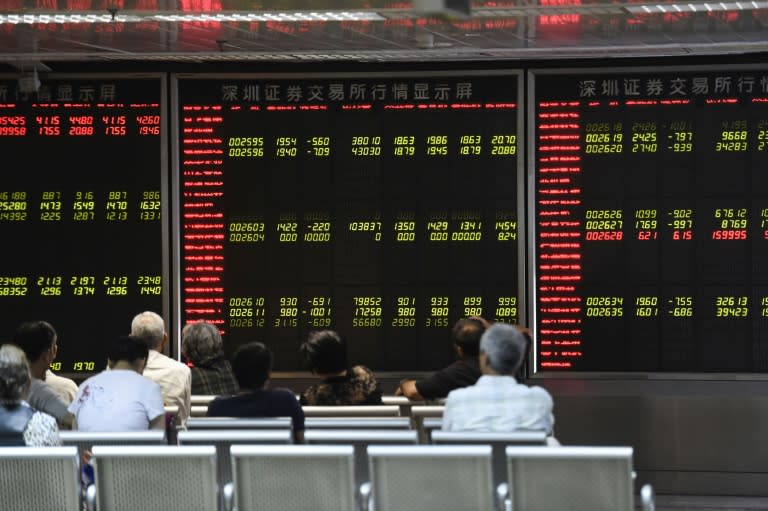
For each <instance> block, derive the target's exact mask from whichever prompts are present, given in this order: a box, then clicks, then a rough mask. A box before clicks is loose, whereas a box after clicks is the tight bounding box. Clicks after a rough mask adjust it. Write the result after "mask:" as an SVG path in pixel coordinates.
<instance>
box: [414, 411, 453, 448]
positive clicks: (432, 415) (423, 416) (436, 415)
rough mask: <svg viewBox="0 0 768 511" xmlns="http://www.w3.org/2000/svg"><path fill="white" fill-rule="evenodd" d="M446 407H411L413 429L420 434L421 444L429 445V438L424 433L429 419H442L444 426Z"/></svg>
mask: <svg viewBox="0 0 768 511" xmlns="http://www.w3.org/2000/svg"><path fill="white" fill-rule="evenodd" d="M444 411H445V406H442V405H424V406H422V405H418V406H412V407H411V428H412V429H415V430H416V431H418V432H419V439H420V441H421V443H428V442H429V438H428V437H427V435H426V433H425V431H424V421H425V420H427V419H440V421H441V424H442V419H443V412H444Z"/></svg>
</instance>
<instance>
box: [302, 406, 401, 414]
mask: <svg viewBox="0 0 768 511" xmlns="http://www.w3.org/2000/svg"><path fill="white" fill-rule="evenodd" d="M302 409H303V410H304V415H305V416H306V417H398V416H399V415H400V407H399V406H397V405H389V406H384V405H371V406H367V405H355V406H302Z"/></svg>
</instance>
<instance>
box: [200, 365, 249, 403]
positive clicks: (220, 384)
mask: <svg viewBox="0 0 768 511" xmlns="http://www.w3.org/2000/svg"><path fill="white" fill-rule="evenodd" d="M238 388H239V387H238V385H237V380H236V379H235V374H234V373H233V372H232V366H231V365H230V364H229V362H228V361H227V360H225V359H219V360H217V361H215V362H213V363H211V364H209V365H206V366H195V367H192V394H193V395H206V396H222V395H229V394H234V393H236V392H237V390H238Z"/></svg>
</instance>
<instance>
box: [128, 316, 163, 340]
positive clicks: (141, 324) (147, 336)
mask: <svg viewBox="0 0 768 511" xmlns="http://www.w3.org/2000/svg"><path fill="white" fill-rule="evenodd" d="M131 335H132V336H133V337H136V338H138V339H141V340H142V341H143V342H144V343H145V344H146V345H147V347H148V348H149V349H156V348H158V347H159V346H160V345H161V344H162V342H163V338H164V337H165V322H164V321H163V318H162V317H160V315H159V314H156V313H154V312H152V311H144V312H142V313H141V314H137V315H136V316H135V317H134V318H133V321H131Z"/></svg>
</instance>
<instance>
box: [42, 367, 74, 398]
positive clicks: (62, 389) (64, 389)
mask: <svg viewBox="0 0 768 511" xmlns="http://www.w3.org/2000/svg"><path fill="white" fill-rule="evenodd" d="M45 383H47V384H48V385H49V386H50V387H51V390H53V392H54V393H56V395H57V396H59V397H60V398H61V399H62V401H64V402H65V403H67V404H69V403H71V402H72V401H74V399H75V395H76V394H77V383H75V382H74V381H72V380H70V379H69V378H64V377H63V376H59V375H58V374H56V373H54V372H53V371H51V370H50V369H48V370H46V371H45Z"/></svg>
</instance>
